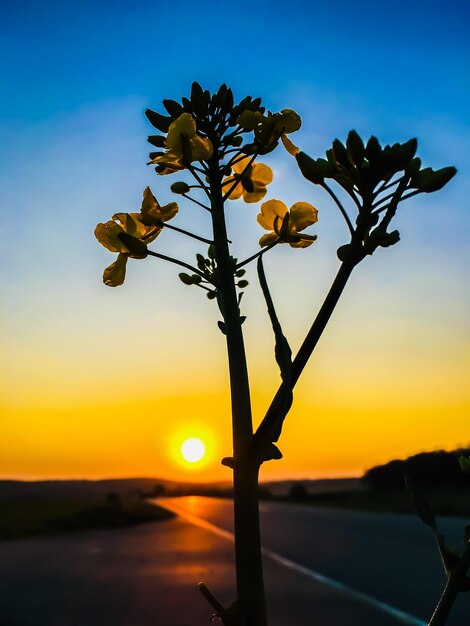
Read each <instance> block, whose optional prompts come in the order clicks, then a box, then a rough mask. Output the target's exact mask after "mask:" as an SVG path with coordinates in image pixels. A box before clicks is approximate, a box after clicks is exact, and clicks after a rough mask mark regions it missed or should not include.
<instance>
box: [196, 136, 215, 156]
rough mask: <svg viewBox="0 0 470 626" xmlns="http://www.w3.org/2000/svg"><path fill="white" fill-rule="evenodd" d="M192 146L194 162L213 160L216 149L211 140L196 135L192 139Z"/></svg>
mask: <svg viewBox="0 0 470 626" xmlns="http://www.w3.org/2000/svg"><path fill="white" fill-rule="evenodd" d="M190 144H191V152H192V160H193V161H204V160H207V159H210V158H211V156H212V153H213V151H214V148H213V147H212V142H211V140H210V139H207V137H199V135H196V136H195V137H193V138H192V139H191V141H190Z"/></svg>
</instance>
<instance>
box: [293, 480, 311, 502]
mask: <svg viewBox="0 0 470 626" xmlns="http://www.w3.org/2000/svg"><path fill="white" fill-rule="evenodd" d="M307 497H308V491H307V487H306V486H305V485H304V483H294V484H293V485H292V487H291V488H290V489H289V498H291V500H306V499H307Z"/></svg>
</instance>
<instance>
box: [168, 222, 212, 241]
mask: <svg viewBox="0 0 470 626" xmlns="http://www.w3.org/2000/svg"><path fill="white" fill-rule="evenodd" d="M164 227H165V228H169V229H170V230H174V231H175V232H177V233H181V234H182V235H186V236H187V237H192V238H193V239H197V240H198V241H202V243H207V245H209V246H210V245H211V244H212V243H214V242H213V241H211V240H210V239H206V238H205V237H200V236H199V235H195V234H194V233H190V232H189V230H184V228H178V226H173V225H172V224H166V223H165V224H164Z"/></svg>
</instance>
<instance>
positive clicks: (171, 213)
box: [160, 202, 178, 222]
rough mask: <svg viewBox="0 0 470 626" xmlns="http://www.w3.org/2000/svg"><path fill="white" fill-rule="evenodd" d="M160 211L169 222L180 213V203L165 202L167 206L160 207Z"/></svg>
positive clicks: (165, 220)
mask: <svg viewBox="0 0 470 626" xmlns="http://www.w3.org/2000/svg"><path fill="white" fill-rule="evenodd" d="M160 212H161V215H162V219H163V221H164V222H168V221H169V220H171V219H173V218H174V217H175V215H176V214H177V213H178V205H177V204H176V202H170V203H169V204H165V206H162V207H160Z"/></svg>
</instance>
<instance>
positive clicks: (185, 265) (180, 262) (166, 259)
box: [147, 250, 217, 286]
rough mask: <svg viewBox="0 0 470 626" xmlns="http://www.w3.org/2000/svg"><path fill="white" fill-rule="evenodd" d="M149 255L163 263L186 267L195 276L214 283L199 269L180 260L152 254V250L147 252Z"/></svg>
mask: <svg viewBox="0 0 470 626" xmlns="http://www.w3.org/2000/svg"><path fill="white" fill-rule="evenodd" d="M147 254H148V256H154V257H155V258H156V259H162V260H163V261H169V262H170V263H174V264H175V265H180V266H181V267H185V268H186V269H187V270H189V271H190V272H193V273H194V274H199V276H201V278H204V280H207V282H212V281H211V280H209V278H208V277H207V276H206V275H205V274H203V273H202V272H200V271H199V270H198V269H197V268H195V267H193V266H192V265H190V264H189V263H185V262H184V261H180V260H179V259H174V258H173V257H171V256H167V255H166V254H160V252H152V250H147ZM212 284H214V283H212ZM214 286H217V285H214Z"/></svg>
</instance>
